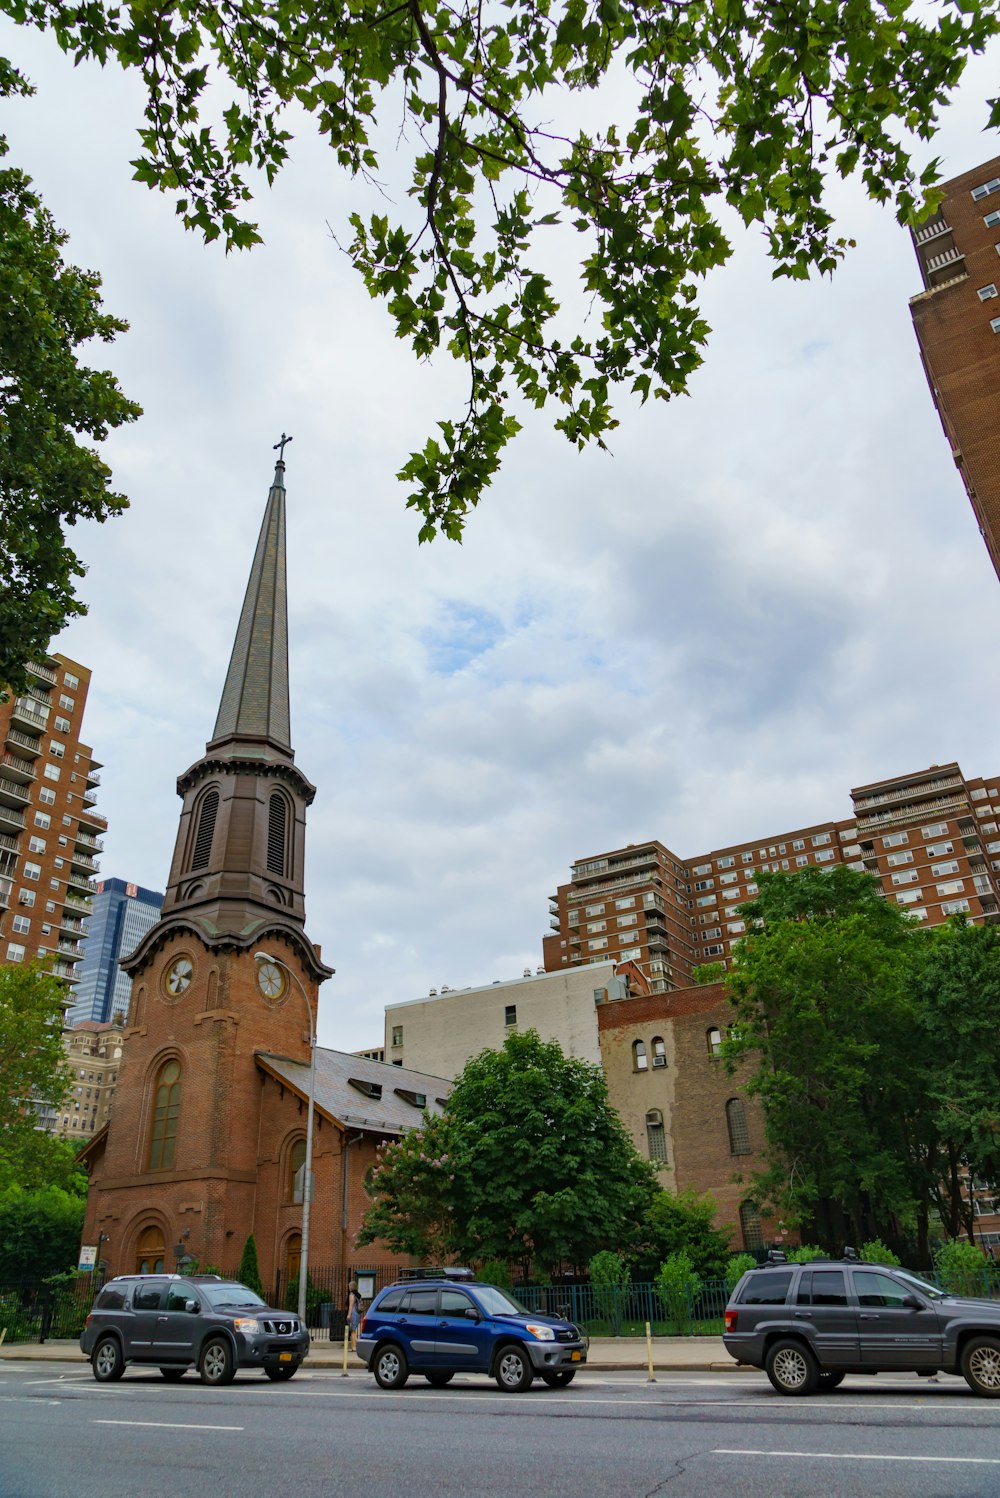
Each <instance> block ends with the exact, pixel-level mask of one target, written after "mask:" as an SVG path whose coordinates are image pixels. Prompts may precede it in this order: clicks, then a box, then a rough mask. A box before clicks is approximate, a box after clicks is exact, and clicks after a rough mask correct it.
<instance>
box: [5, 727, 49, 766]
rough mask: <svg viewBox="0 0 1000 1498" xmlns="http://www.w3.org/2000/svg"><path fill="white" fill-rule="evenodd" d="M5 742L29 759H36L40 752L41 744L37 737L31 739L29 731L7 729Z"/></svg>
mask: <svg viewBox="0 0 1000 1498" xmlns="http://www.w3.org/2000/svg"><path fill="white" fill-rule="evenodd" d="M7 743H8V744H9V745H10V747H11V748H12V749H13V750H15V751H17V750H20V751H21V753H22V754H26V755H27V756H28V757H29V758H30V759H37V758H38V756H39V754H41V752H42V746H41V744H40V743H39V742H38V740H37V739H33V738H32V737H31V734H30V733H19V732H18V730H17V729H16V728H8V729H7Z"/></svg>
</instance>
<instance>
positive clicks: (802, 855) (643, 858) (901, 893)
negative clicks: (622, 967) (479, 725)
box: [542, 762, 1000, 993]
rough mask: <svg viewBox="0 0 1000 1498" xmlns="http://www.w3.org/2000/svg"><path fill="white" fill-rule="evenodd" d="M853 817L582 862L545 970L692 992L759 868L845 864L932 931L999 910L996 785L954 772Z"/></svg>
mask: <svg viewBox="0 0 1000 1498" xmlns="http://www.w3.org/2000/svg"><path fill="white" fill-rule="evenodd" d="M851 800H852V803H853V808H854V814H853V816H851V817H849V818H846V819H844V820H843V821H830V822H821V823H818V824H816V825H814V826H810V827H800V828H796V829H793V830H792V831H789V832H774V833H770V834H767V835H765V836H762V837H759V838H755V839H754V841H753V842H743V843H733V844H729V845H727V846H723V847H721V848H713V849H712V850H710V851H709V852H706V853H699V854H696V855H695V856H694V857H685V858H681V857H680V856H679V855H677V854H675V853H672V852H671V850H670V849H669V848H668V847H666V846H665V844H663V843H660V842H657V841H655V840H654V841H651V842H648V843H639V844H634V845H630V846H628V847H626V848H617V849H614V850H613V851H611V852H609V853H602V854H598V855H590V856H589V857H587V858H582V859H578V860H577V861H576V862H575V863H574V864H573V865H572V870H571V878H570V882H569V883H568V884H563V885H560V886H559V888H558V890H557V891H556V893H555V894H554V895H552V896H551V897H550V901H549V913H550V926H551V928H552V929H551V932H550V934H549V935H548V936H546V937H545V938H544V939H543V943H542V946H543V954H544V964H545V969H546V971H547V972H564V971H566V969H567V968H570V967H574V966H581V965H584V964H588V963H598V962H604V961H607V959H608V958H611V959H612V960H614V961H618V962H626V961H628V962H634V963H635V964H636V965H637V966H638V967H639V969H640V970H641V971H642V973H643V974H644V975H645V977H646V978H647V980H648V982H649V986H650V989H651V990H652V991H653V992H654V993H655V992H667V991H669V990H671V989H675V988H686V987H687V986H688V985H689V984H690V983H691V981H692V973H693V970H694V968H695V967H697V966H700V965H702V964H705V963H711V962H723V963H725V962H727V961H728V959H729V956H730V953H731V951H732V944H733V942H734V941H737V940H738V939H739V937H740V936H741V935H742V933H743V931H744V923H743V920H742V917H741V915H740V910H739V907H740V905H741V904H742V903H743V902H744V901H746V900H749V899H752V898H753V896H754V895H755V894H756V893H757V888H758V886H757V884H756V881H755V875H756V874H757V872H758V871H770V872H778V871H783V872H794V870H795V869H800V868H804V867H807V866H809V865H818V866H819V867H822V868H826V867H831V866H832V865H833V864H836V863H846V864H847V865H848V867H849V868H853V869H860V870H866V871H867V872H869V873H871V874H873V875H875V876H876V877H877V878H878V879H879V880H880V882H881V885H882V889H883V892H884V894H885V896H886V898H887V899H892V900H895V901H896V902H897V903H898V904H899V905H901V906H903V907H905V909H906V910H907V911H908V913H909V914H910V915H912V916H913V917H914V918H915V919H917V920H920V921H926V922H927V923H928V925H937V924H939V923H940V922H942V921H946V920H947V919H948V918H949V917H950V916H952V915H956V914H959V913H962V914H965V915H966V916H967V917H968V918H969V920H972V921H983V920H993V919H996V917H997V913H998V909H1000V776H996V775H994V776H990V777H988V778H986V779H983V778H978V779H967V778H966V777H965V776H964V775H963V773H962V770H961V768H960V766H959V765H958V764H957V763H954V762H952V763H951V764H946V765H932V766H931V767H930V768H929V769H927V770H921V771H917V772H915V773H913V774H909V775H897V776H894V777H893V778H891V779H889V780H880V781H876V782H874V783H873V784H871V785H862V786H856V787H855V788H854V790H852V791H851Z"/></svg>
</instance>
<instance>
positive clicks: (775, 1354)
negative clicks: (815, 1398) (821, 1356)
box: [764, 1340, 820, 1394]
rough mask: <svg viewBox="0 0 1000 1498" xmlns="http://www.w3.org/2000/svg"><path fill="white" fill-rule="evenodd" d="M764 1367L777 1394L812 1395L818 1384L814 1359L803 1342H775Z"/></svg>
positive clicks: (818, 1375) (817, 1371)
mask: <svg viewBox="0 0 1000 1498" xmlns="http://www.w3.org/2000/svg"><path fill="white" fill-rule="evenodd" d="M764 1366H765V1369H766V1372H767V1376H768V1378H769V1379H770V1380H771V1387H772V1388H774V1389H777V1391H778V1393H779V1394H813V1393H815V1391H816V1388H817V1385H818V1384H819V1377H820V1374H819V1369H818V1368H817V1366H816V1359H815V1358H814V1357H813V1355H812V1353H811V1352H810V1351H809V1349H808V1347H806V1345H805V1343H804V1342H794V1341H791V1340H789V1341H787V1342H775V1343H774V1345H773V1346H772V1347H771V1348H770V1349H769V1350H768V1354H767V1362H766V1363H765V1365H764Z"/></svg>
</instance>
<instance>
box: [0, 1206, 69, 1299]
mask: <svg viewBox="0 0 1000 1498" xmlns="http://www.w3.org/2000/svg"><path fill="white" fill-rule="evenodd" d="M85 1208H86V1193H85V1191H83V1190H70V1191H66V1190H64V1189H63V1188H62V1187H60V1186H41V1187H39V1188H37V1189H36V1190H34V1191H25V1190H23V1189H22V1188H21V1187H20V1186H8V1187H7V1189H6V1190H5V1191H0V1284H10V1282H11V1281H12V1280H20V1279H43V1278H45V1277H46V1276H47V1275H51V1274H62V1273H67V1272H69V1271H71V1270H74V1269H75V1268H76V1265H77V1260H78V1258H79V1248H80V1235H81V1233H82V1232H83V1217H84V1211H85Z"/></svg>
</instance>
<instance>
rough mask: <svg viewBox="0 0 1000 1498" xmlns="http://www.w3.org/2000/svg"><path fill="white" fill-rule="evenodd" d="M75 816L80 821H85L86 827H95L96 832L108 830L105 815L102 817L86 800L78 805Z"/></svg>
mask: <svg viewBox="0 0 1000 1498" xmlns="http://www.w3.org/2000/svg"><path fill="white" fill-rule="evenodd" d="M77 816H78V817H79V819H80V821H81V822H86V824H87V826H88V827H95V828H96V829H97V831H98V832H107V830H108V819H107V817H102V816H101V813H100V812H99V811H94V810H93V808H92V807H91V806H89V805H87V803H86V802H84V804H83V805H82V806H81V807H80V810H79V811H78V812H77Z"/></svg>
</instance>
